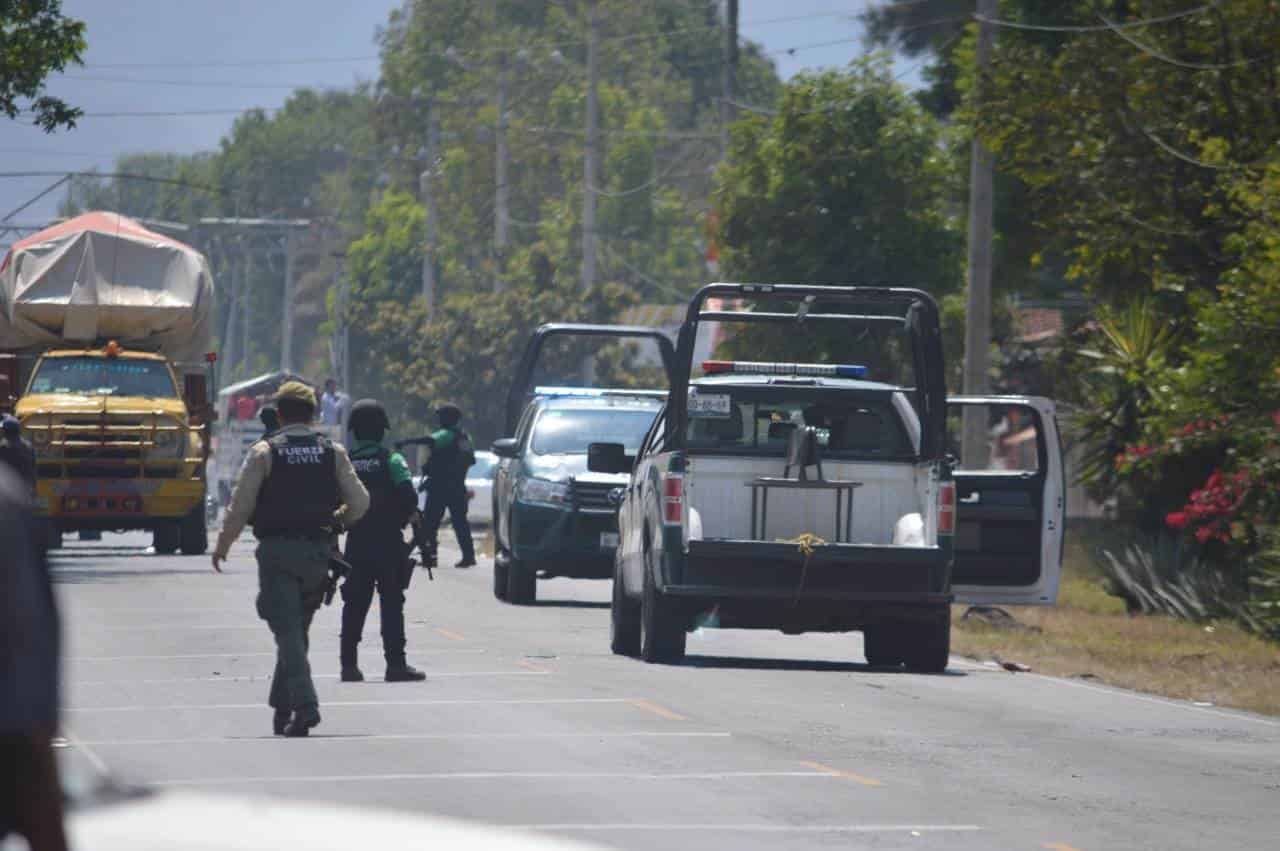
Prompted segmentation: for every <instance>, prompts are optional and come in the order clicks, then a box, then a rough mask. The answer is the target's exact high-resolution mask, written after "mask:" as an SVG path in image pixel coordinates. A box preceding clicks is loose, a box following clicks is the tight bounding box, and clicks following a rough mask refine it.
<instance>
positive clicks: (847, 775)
mask: <svg viewBox="0 0 1280 851" xmlns="http://www.w3.org/2000/svg"><path fill="white" fill-rule="evenodd" d="M800 764H801V765H806V766H808V767H809V768H812V769H813V770H814V771H821V772H822V773H823V774H830V775H832V776H833V777H843V778H844V779H846V780H852V781H853V782H854V783H861V784H862V785H863V786H873V787H874V786H883V785H884V784H883V783H881V782H880V781H879V780H876V779H875V778H874V777H863V776H862V775H861V774H854V773H853V772H852V771H843V770H841V769H839V768H833V767H831V766H830V765H827V764H825V763H821V762H812V761H810V760H803V761H802V762H801V763H800Z"/></svg>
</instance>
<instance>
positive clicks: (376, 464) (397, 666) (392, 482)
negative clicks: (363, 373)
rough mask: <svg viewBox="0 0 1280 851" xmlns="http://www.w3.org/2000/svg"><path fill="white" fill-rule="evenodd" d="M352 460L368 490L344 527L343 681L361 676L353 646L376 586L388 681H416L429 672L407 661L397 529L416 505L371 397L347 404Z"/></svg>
mask: <svg viewBox="0 0 1280 851" xmlns="http://www.w3.org/2000/svg"><path fill="white" fill-rule="evenodd" d="M349 422H350V424H351V433H352V434H353V435H354V436H355V445H354V446H353V447H352V449H351V465H352V466H353V467H355V471H356V475H357V476H359V477H360V481H361V482H362V483H363V484H364V486H365V488H366V489H367V490H368V491H369V511H368V513H366V514H365V516H364V517H362V518H361V519H360V522H358V523H356V524H355V525H354V526H352V527H351V528H350V530H348V532H347V550H346V557H347V561H348V562H349V563H350V564H351V575H350V576H348V577H347V581H346V582H344V583H343V585H342V600H343V604H342V645H341V651H340V653H341V663H342V681H343V682H346V683H351V682H360V681H362V680H363V679H364V674H363V673H361V671H360V666H359V664H358V656H357V651H358V649H359V644H360V636H361V634H362V633H363V632H364V620H365V616H366V615H368V613H369V604H370V603H371V602H372V601H373V591H374V588H377V590H378V601H379V610H380V612H381V616H382V654H383V656H384V657H385V659H386V662H387V672H386V680H387V682H389V683H400V682H418V681H421V680H425V679H426V678H427V675H426V674H424V673H422V672H421V671H419V670H417V669H416V668H414V667H413V666H411V665H409V664H408V663H407V662H406V661H405V656H404V648H405V638H404V592H405V588H406V586H407V585H408V582H407V580H408V579H409V576H408V573H407V571H408V570H411V569H412V567H413V565H412V564H411V563H410V562H409V561H408V554H407V553H406V552H405V548H404V542H403V538H402V536H401V533H400V530H401V529H403V528H404V526H405V524H406V523H408V522H409V520H410V519H411V518H412V517H413V515H414V513H415V512H416V511H417V510H418V495H417V493H416V492H415V491H414V489H413V477H412V475H411V473H410V472H409V464H408V462H406V461H405V460H404V456H402V455H401V454H400V453H399V452H392V451H390V450H388V449H387V448H386V447H384V446H383V445H382V439H383V437H385V436H386V433H387V429H388V428H390V427H391V422H390V421H389V420H388V419H387V411H386V409H385V408H383V407H382V405H381V404H380V403H379V402H378V401H377V400H374V399H361V400H360V401H359V402H356V403H355V405H353V406H352V408H351V415H350V420H349Z"/></svg>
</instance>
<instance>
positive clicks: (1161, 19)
mask: <svg viewBox="0 0 1280 851" xmlns="http://www.w3.org/2000/svg"><path fill="white" fill-rule="evenodd" d="M1220 5H1222V3H1221V0H1215V2H1213V3H1205V4H1203V5H1201V6H1195V7H1193V8H1190V9H1183V10H1182V11H1181V12H1171V13H1169V14H1167V15H1157V16H1155V17H1152V18H1142V19H1140V20H1137V21H1125V22H1124V23H1122V24H1114V25H1108V24H1100V25H1099V24H1095V25H1088V24H1084V25H1071V24H1058V25H1053V26H1050V25H1044V24H1024V23H1022V22H1020V21H1009V20H1004V19H1001V18H991V17H987V16H984V15H974V16H973V19H974V20H975V21H978V22H979V23H983V24H990V25H991V26H994V27H1003V28H1005V29H1010V30H1030V31H1031V32H1051V33H1094V32H1107V31H1109V30H1114V29H1125V30H1131V29H1137V28H1139V27H1149V26H1151V25H1153V24H1164V23H1168V22H1169V21H1176V20H1179V19H1181V18H1189V17H1191V16H1192V15H1199V14H1201V13H1202V12H1207V11H1209V10H1210V9H1213V8H1216V7H1218V6H1220Z"/></svg>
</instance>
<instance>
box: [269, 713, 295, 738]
mask: <svg viewBox="0 0 1280 851" xmlns="http://www.w3.org/2000/svg"><path fill="white" fill-rule="evenodd" d="M291 717H292V713H291V712H289V710H287V709H277V710H276V711H275V714H274V715H272V716H271V732H273V733H275V734H276V735H277V736H283V735H284V728H285V727H287V726H289V719H290V718H291Z"/></svg>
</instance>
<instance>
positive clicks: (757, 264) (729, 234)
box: [715, 61, 963, 360]
mask: <svg viewBox="0 0 1280 851" xmlns="http://www.w3.org/2000/svg"><path fill="white" fill-rule="evenodd" d="M940 136H941V128H940V127H939V125H938V124H937V122H936V121H934V120H933V119H932V118H931V117H930V116H929V115H928V114H927V113H925V111H924V110H923V109H922V108H921V107H920V106H919V104H917V103H916V102H915V101H914V100H913V99H912V98H911V97H910V96H909V95H908V94H907V93H906V91H905V90H904V89H903V88H902V87H901V86H899V85H898V84H896V83H895V82H894V81H893V80H892V78H891V77H890V75H889V72H888V67H887V65H886V64H885V63H884V62H880V61H872V62H863V63H858V64H855V65H854V66H852V67H851V68H850V69H849V70H848V71H843V72H838V71H830V72H824V73H820V74H810V75H801V76H799V77H797V78H795V79H793V80H791V81H790V82H789V83H788V84H787V86H786V88H785V89H784V91H783V95H782V99H781V101H780V105H779V111H778V114H777V115H775V116H767V117H766V116H753V117H750V118H747V119H744V120H743V121H741V122H739V123H738V124H737V125H735V126H734V128H733V140H732V144H731V147H730V152H729V158H728V160H727V162H726V164H725V165H723V166H722V167H721V169H720V171H719V172H718V175H717V188H716V193H715V202H716V209H717V212H718V215H719V241H720V244H721V247H722V255H721V264H722V272H723V276H724V277H726V278H727V279H729V280H742V281H772V282H803V283H818V284H863V285H893V286H915V287H920V288H922V289H925V290H928V291H930V292H931V293H933V294H934V295H935V296H937V297H941V296H943V295H946V294H947V293H951V292H955V291H956V290H957V289H958V288H959V287H960V283H961V273H962V244H963V239H962V236H961V231H960V230H959V225H958V222H957V221H956V218H955V216H954V207H953V206H952V200H953V197H954V196H953V195H951V194H950V192H949V190H950V189H951V188H952V184H951V183H950V180H949V177H950V173H949V171H948V168H949V163H948V160H947V158H946V156H945V155H944V152H943V151H942V149H941V147H940ZM869 339H870V338H868V340H869ZM848 342H849V338H848V333H847V329H844V328H841V329H838V330H832V331H818V330H812V331H810V332H809V333H806V334H804V335H794V334H792V333H790V332H789V331H788V332H782V331H780V329H778V328H777V327H773V326H755V327H752V328H750V329H745V330H742V331H740V332H738V333H737V334H736V335H735V337H734V339H733V342H732V343H731V344H730V346H729V347H728V348H727V349H726V353H727V354H733V353H734V352H740V353H747V352H752V353H754V354H755V355H756V357H753V358H751V359H755V360H758V359H760V358H759V354H760V352H761V351H762V350H763V347H766V346H767V347H768V351H769V352H770V353H771V356H776V357H778V358H780V359H783V360H805V359H812V358H814V357H827V358H837V359H838V358H839V357H848V356H850V352H849V346H848ZM869 345H870V344H869ZM871 348H875V346H874V345H872V346H871ZM866 354H867V356H869V355H870V354H871V352H867V353H866ZM860 356H861V355H860Z"/></svg>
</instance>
